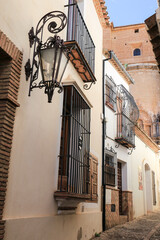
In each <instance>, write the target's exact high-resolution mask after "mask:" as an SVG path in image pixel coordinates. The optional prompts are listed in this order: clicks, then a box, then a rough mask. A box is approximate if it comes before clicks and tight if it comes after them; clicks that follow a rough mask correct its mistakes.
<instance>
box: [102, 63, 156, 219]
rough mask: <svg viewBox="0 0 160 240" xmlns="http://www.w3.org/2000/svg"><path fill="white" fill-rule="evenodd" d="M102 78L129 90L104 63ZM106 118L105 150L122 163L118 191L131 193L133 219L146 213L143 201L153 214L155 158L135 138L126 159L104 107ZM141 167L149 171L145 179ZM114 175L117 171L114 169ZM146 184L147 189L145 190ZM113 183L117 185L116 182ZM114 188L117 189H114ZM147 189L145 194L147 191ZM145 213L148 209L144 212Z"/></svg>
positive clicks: (111, 113)
mask: <svg viewBox="0 0 160 240" xmlns="http://www.w3.org/2000/svg"><path fill="white" fill-rule="evenodd" d="M105 74H107V75H108V76H109V77H110V76H111V77H112V78H113V80H114V82H115V84H116V85H119V84H122V85H123V86H124V87H125V88H126V89H127V90H129V86H128V84H127V83H126V81H125V80H124V79H123V77H122V76H121V75H120V74H119V73H118V72H117V70H116V69H115V68H114V67H113V66H112V64H111V63H110V62H109V61H107V62H105ZM105 115H106V135H107V137H106V139H105V146H106V147H107V148H108V149H110V147H112V148H113V149H114V150H115V151H116V153H117V161H120V162H121V163H122V191H125V190H126V191H131V192H132V193H133V216H134V217H138V216H142V215H144V214H146V213H147V201H148V202H149V203H148V204H149V205H150V210H151V211H153V210H155V209H157V208H158V207H159V195H160V194H159V191H160V190H159V154H158V153H155V152H154V151H153V150H152V149H151V148H150V147H148V146H147V145H146V144H145V143H144V142H143V141H142V140H141V139H139V138H138V137H137V136H136V137H135V145H136V148H135V149H134V150H133V152H132V154H131V155H129V154H128V153H130V150H128V149H127V148H125V147H123V146H121V145H119V147H118V148H116V146H117V143H116V142H115V138H116V136H117V116H116V112H114V111H113V110H111V109H110V108H109V107H107V106H106V107H105ZM145 164H147V166H149V167H150V172H149V173H147V174H148V175H149V177H148V175H147V176H146V173H145ZM139 169H141V171H142V185H143V189H142V190H139V171H140V170H139ZM116 171H117V168H116ZM152 171H153V172H154V173H155V184H156V205H153V194H152V179H151V177H152V176H151V174H152ZM146 182H147V186H146ZM116 183H117V181H116ZM116 188H117V186H116ZM148 189H149V190H148ZM148 210H149V209H148Z"/></svg>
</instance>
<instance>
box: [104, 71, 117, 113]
mask: <svg viewBox="0 0 160 240" xmlns="http://www.w3.org/2000/svg"><path fill="white" fill-rule="evenodd" d="M105 94H106V105H107V106H109V107H110V108H112V109H113V110H114V111H116V84H115V82H114V80H113V79H112V77H109V76H108V75H106V93H105Z"/></svg>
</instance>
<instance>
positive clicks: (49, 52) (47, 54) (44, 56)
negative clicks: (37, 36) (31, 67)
mask: <svg viewBox="0 0 160 240" xmlns="http://www.w3.org/2000/svg"><path fill="white" fill-rule="evenodd" d="M40 62H41V72H42V78H43V81H44V82H45V81H51V80H52V75H53V66H54V63H55V48H46V49H41V50H40Z"/></svg>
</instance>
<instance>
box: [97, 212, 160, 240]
mask: <svg viewBox="0 0 160 240" xmlns="http://www.w3.org/2000/svg"><path fill="white" fill-rule="evenodd" d="M107 239H109V240H110V239H114V240H120V239H124V240H130V239H132V240H135V239H143V240H160V211H157V212H154V213H150V214H148V215H147V216H143V217H140V218H137V219H135V220H133V221H131V222H127V223H125V224H123V225H118V226H115V227H113V228H111V229H109V230H107V231H105V232H103V233H101V234H100V237H96V238H94V240H107Z"/></svg>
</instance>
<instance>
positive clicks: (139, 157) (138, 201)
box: [131, 137, 159, 217]
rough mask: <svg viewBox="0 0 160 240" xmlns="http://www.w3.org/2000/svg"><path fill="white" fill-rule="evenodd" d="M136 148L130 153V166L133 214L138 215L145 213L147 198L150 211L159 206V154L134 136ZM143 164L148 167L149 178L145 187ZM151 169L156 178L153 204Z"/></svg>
mask: <svg viewBox="0 0 160 240" xmlns="http://www.w3.org/2000/svg"><path fill="white" fill-rule="evenodd" d="M135 140H136V149H135V150H134V151H133V153H132V155H131V168H132V174H131V176H132V189H133V207H134V209H133V210H134V216H135V217H138V216H141V215H143V214H146V213H147V198H148V199H150V201H151V205H152V207H151V211H153V210H155V209H157V208H158V207H159V199H158V198H159V156H158V153H155V152H154V151H153V150H151V149H150V148H149V147H148V146H147V145H146V144H144V143H143V142H142V141H141V140H140V139H139V138H138V137H136V139H135ZM145 164H147V165H148V166H149V167H150V179H149V180H148V181H149V182H148V185H147V187H146V184H145V182H146V175H145ZM139 168H140V169H141V170H142V184H143V190H139V182H138V169H139ZM151 171H153V172H155V179H156V205H155V206H154V205H153V196H152V179H151ZM148 188H150V191H149V192H150V193H151V194H149V195H147V193H146V192H147V189H148Z"/></svg>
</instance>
